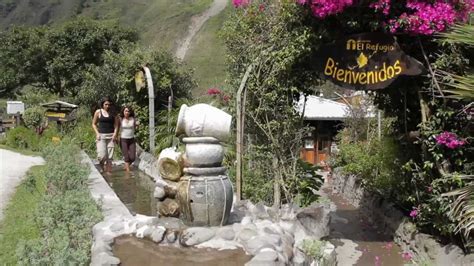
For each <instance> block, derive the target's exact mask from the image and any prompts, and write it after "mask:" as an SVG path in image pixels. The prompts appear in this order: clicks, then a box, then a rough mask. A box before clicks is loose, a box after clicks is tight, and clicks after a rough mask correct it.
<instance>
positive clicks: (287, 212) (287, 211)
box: [280, 203, 298, 221]
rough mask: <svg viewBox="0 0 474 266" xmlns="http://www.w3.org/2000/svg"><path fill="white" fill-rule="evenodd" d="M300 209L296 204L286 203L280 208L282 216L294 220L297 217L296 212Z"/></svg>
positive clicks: (286, 219)
mask: <svg viewBox="0 0 474 266" xmlns="http://www.w3.org/2000/svg"><path fill="white" fill-rule="evenodd" d="M297 211H298V206H296V205H294V204H290V203H289V204H284V205H282V206H281V209H280V218H281V219H282V220H284V221H293V220H295V219H296V212H297Z"/></svg>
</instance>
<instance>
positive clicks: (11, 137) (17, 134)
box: [6, 126, 39, 151]
mask: <svg viewBox="0 0 474 266" xmlns="http://www.w3.org/2000/svg"><path fill="white" fill-rule="evenodd" d="M38 140H39V136H38V135H37V134H36V133H35V132H34V131H32V130H30V129H28V128H26V127H23V126H19V127H16V128H12V129H10V130H9V131H8V133H7V141H6V143H7V145H8V146H10V147H12V148H16V149H29V150H32V151H38V148H39V145H38Z"/></svg>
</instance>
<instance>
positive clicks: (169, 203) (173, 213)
mask: <svg viewBox="0 0 474 266" xmlns="http://www.w3.org/2000/svg"><path fill="white" fill-rule="evenodd" d="M179 211H180V210H179V204H178V202H177V201H176V200H172V199H169V198H167V199H165V200H164V201H163V202H162V203H161V204H160V206H159V208H158V212H159V213H160V214H161V215H163V216H165V217H178V216H179Z"/></svg>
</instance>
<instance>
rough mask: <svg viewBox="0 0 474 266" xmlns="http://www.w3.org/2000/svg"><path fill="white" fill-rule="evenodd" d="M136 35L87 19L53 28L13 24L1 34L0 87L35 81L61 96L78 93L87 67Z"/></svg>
mask: <svg viewBox="0 0 474 266" xmlns="http://www.w3.org/2000/svg"><path fill="white" fill-rule="evenodd" d="M136 39H137V35H136V33H135V32H133V31H131V30H127V29H124V28H119V27H117V26H114V25H107V24H105V23H100V22H96V21H92V20H85V19H76V20H73V21H71V22H67V23H65V24H64V25H60V26H56V27H53V28H44V27H37V28H27V27H13V28H11V29H9V30H8V31H6V32H5V33H4V34H2V35H1V37H0V44H1V45H0V59H1V61H2V62H4V63H3V64H2V67H1V68H0V73H1V75H0V76H1V77H2V78H1V79H0V90H3V91H5V92H6V93H11V92H13V91H15V90H17V89H18V88H21V87H23V86H25V85H33V86H35V87H36V88H37V89H43V90H48V91H50V92H52V93H55V94H58V95H59V96H60V97H64V96H75V95H77V93H78V88H79V86H80V85H81V84H82V83H83V79H84V78H85V77H86V75H85V74H86V73H87V69H88V68H89V67H90V66H93V65H101V63H102V60H103V58H102V55H103V54H104V53H105V52H106V51H118V50H119V48H120V47H122V46H124V45H128V44H130V43H133V42H134V41H136ZM84 72H86V73H84Z"/></svg>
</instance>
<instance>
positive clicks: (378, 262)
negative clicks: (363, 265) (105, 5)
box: [374, 256, 382, 266]
mask: <svg viewBox="0 0 474 266" xmlns="http://www.w3.org/2000/svg"><path fill="white" fill-rule="evenodd" d="M374 265H375V266H380V265H382V261H381V260H380V257H379V256H375V262H374Z"/></svg>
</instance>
